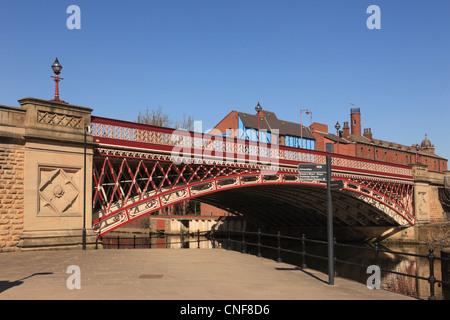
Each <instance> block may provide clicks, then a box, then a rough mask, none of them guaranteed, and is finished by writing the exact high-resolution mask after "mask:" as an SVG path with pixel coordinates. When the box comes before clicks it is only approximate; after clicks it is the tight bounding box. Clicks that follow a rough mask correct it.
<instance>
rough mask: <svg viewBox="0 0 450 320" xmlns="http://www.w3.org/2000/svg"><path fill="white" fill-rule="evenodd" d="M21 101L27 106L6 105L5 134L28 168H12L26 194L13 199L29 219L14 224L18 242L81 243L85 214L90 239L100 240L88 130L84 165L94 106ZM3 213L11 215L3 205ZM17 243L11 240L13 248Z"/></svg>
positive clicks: (1, 123)
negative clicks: (95, 223)
mask: <svg viewBox="0 0 450 320" xmlns="http://www.w3.org/2000/svg"><path fill="white" fill-rule="evenodd" d="M19 103H20V105H21V108H14V107H5V106H0V137H1V138H2V140H3V141H5V142H6V144H7V145H8V149H9V150H10V153H11V152H13V153H14V154H18V155H20V154H23V159H22V160H20V161H16V162H14V163H16V164H17V165H18V164H19V163H20V166H21V169H22V170H19V169H17V170H8V172H9V173H10V174H13V175H14V177H13V178H12V180H15V181H18V182H17V183H18V184H20V183H21V182H22V183H23V184H22V187H21V188H19V189H18V190H17V194H21V195H23V196H22V198H20V197H19V198H17V197H16V198H14V197H13V198H12V199H10V200H12V205H13V206H15V207H16V210H15V213H17V214H18V215H19V216H20V218H21V219H22V221H23V224H22V225H21V230H18V227H17V224H16V227H15V229H14V232H15V235H14V236H15V237H17V233H18V232H19V233H20V236H19V240H18V241H17V242H16V243H15V244H14V246H15V247H16V249H22V250H28V249H40V248H68V247H79V248H81V244H82V231H83V218H84V217H85V221H86V230H87V245H88V246H89V245H91V244H93V243H95V234H94V233H93V232H92V231H91V230H92V205H91V203H92V158H93V157H92V150H93V148H92V137H90V136H87V144H86V146H87V147H86V155H87V157H86V168H84V152H85V148H84V146H85V144H84V134H85V133H84V132H85V130H84V129H85V126H89V125H90V115H91V112H92V109H89V108H85V107H79V106H74V105H69V104H63V103H56V102H51V101H46V100H40V99H34V98H25V99H21V100H19ZM20 166H19V167H20ZM85 169H86V170H85ZM85 172H86V177H87V178H86V181H87V183H86V188H85V186H84V173H85ZM2 173H3V174H4V171H0V180H1V178H2V177H1V174H2ZM4 177H5V175H3V178H4ZM85 194H86V205H85V206H83V200H84V195H85ZM17 207H20V208H17ZM84 207H85V208H86V209H85V210H84ZM0 215H1V218H2V219H3V220H5V219H7V217H8V213H6V212H3V211H2V212H0ZM9 216H10V217H11V215H9ZM1 228H2V225H0V230H1V231H2V234H5V233H10V237H12V236H13V234H12V230H11V229H10V230H2V229H1ZM20 231H21V232H20ZM12 249H13V247H12V246H11V247H9V248H8V251H11V250H12ZM0 250H1V249H0Z"/></svg>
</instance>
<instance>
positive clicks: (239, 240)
mask: <svg viewBox="0 0 450 320" xmlns="http://www.w3.org/2000/svg"><path fill="white" fill-rule="evenodd" d="M224 234H226V237H218V235H219V233H215V232H214V231H213V232H212V234H211V237H212V239H213V241H217V240H220V241H221V242H222V248H223V247H226V249H227V250H231V244H232V243H235V244H240V245H241V250H242V252H243V253H247V247H248V246H254V247H256V249H257V253H256V255H257V256H258V257H261V249H262V248H265V249H271V250H275V251H276V253H277V255H276V261H277V262H281V261H282V259H281V252H288V253H293V254H298V255H300V256H301V257H302V261H301V263H300V267H301V268H302V269H304V268H306V262H305V261H306V260H305V258H306V257H313V258H318V259H322V260H326V261H328V257H327V256H321V255H317V254H312V253H310V252H307V251H306V244H307V243H315V244H323V245H327V244H328V241H322V240H313V239H308V238H306V237H305V235H304V234H303V235H302V237H293V236H287V235H284V236H282V235H281V233H280V232H277V234H271V233H263V232H261V230H258V231H257V232H251V231H246V230H245V229H243V230H242V231H230V230H227V231H226V232H221V233H220V235H222V236H223V235H224ZM249 237H252V238H253V239H256V242H249V241H248V238H249ZM262 237H266V238H272V239H276V244H277V245H276V246H273V245H267V244H262V242H261V238H262ZM282 239H285V240H295V241H298V242H299V246H298V247H299V249H298V250H293V249H287V248H282V247H281V243H282V241H281V240H282ZM333 246H334V248H336V247H338V246H340V247H344V248H345V247H346V248H357V249H362V250H369V251H373V264H371V265H376V266H379V264H380V259H379V255H380V253H389V254H393V255H395V256H412V257H416V258H423V259H427V260H428V265H429V267H428V269H429V272H428V273H429V276H428V277H423V276H418V275H412V274H408V273H403V272H398V271H394V270H387V269H382V268H380V271H382V272H387V273H392V274H396V275H401V276H406V277H412V278H416V279H419V280H424V281H427V282H428V283H429V287H430V296H429V297H428V298H429V299H430V300H435V299H436V296H435V285H436V284H440V285H442V284H446V285H450V281H444V280H442V279H440V280H439V279H437V278H436V277H435V271H434V262H435V261H438V260H440V261H441V262H442V261H449V262H450V258H443V257H438V256H435V255H434V250H433V249H429V250H428V254H427V255H421V254H414V253H406V252H399V251H392V250H387V249H382V248H380V246H379V244H378V243H375V244H374V246H373V247H365V246H358V245H354V244H347V243H337V242H336V239H334V241H333ZM334 252H336V250H334ZM333 259H334V265H335V268H334V270H336V263H338V262H339V263H344V264H349V265H355V266H360V267H365V268H367V267H369V265H366V264H361V263H357V262H353V261H346V260H340V259H338V258H337V257H336V254H335V256H334V258H333Z"/></svg>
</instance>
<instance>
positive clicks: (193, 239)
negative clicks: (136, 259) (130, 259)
mask: <svg viewBox="0 0 450 320" xmlns="http://www.w3.org/2000/svg"><path fill="white" fill-rule="evenodd" d="M208 234H210V232H205V231H204V232H200V230H197V232H190V233H189V232H188V233H181V234H164V235H161V234H158V233H151V232H150V233H148V236H143V235H138V236H136V235H133V236H132V237H130V236H127V235H120V234H118V235H117V236H108V237H101V238H100V242H101V243H102V246H103V248H105V249H151V248H159V247H160V245H161V244H160V243H158V241H159V240H164V241H163V244H164V247H165V248H168V247H169V246H171V245H174V244H180V245H181V248H184V247H185V246H186V245H188V244H189V243H197V248H200V242H204V241H210V240H209V239H208V238H207V236H208ZM174 237H178V238H180V240H179V241H169V239H171V238H174ZM188 247H189V246H188Z"/></svg>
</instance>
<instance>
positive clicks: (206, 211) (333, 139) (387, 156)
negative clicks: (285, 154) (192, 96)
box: [201, 103, 447, 215]
mask: <svg viewBox="0 0 450 320" xmlns="http://www.w3.org/2000/svg"><path fill="white" fill-rule="evenodd" d="M255 111H256V114H249V113H244V112H239V111H231V112H230V113H229V114H228V115H227V116H225V118H223V119H222V121H220V122H219V123H218V124H217V125H216V127H215V128H214V129H215V133H214V134H217V133H219V134H222V135H225V136H231V137H235V138H239V139H246V140H253V141H258V140H259V141H261V142H264V143H272V144H274V143H276V144H279V145H284V146H290V147H297V148H299V147H301V146H302V147H303V148H304V149H310V150H317V151H324V152H332V153H338V154H343V155H348V156H353V157H360V158H364V159H372V160H376V161H382V162H389V163H395V164H402V165H409V164H412V163H418V162H419V163H422V164H425V165H427V166H428V170H429V171H439V172H442V171H445V170H447V159H444V158H443V157H440V156H438V155H437V154H435V147H434V145H433V144H432V143H431V141H430V140H429V139H428V138H427V136H426V135H425V138H424V139H423V141H422V143H421V144H420V145H417V144H412V145H411V146H407V145H402V144H398V143H394V142H389V141H384V140H380V139H375V138H374V137H373V136H372V129H371V128H365V129H364V131H362V130H361V129H362V125H361V112H360V109H359V108H352V109H351V110H350V122H347V121H345V122H344V124H343V127H342V129H341V128H340V126H339V127H338V129H335V128H332V130H333V131H334V132H333V133H330V132H329V128H328V125H326V124H321V123H313V124H311V125H310V126H309V127H306V126H304V125H300V124H298V123H294V122H291V121H285V120H280V119H278V118H277V116H276V115H275V113H274V112H271V111H267V110H263V109H262V108H261V106H260V104H259V103H258V105H257V106H256V108H255ZM275 129H277V130H275ZM274 132H276V134H274ZM221 212H222V214H223V215H228V214H229V213H226V212H225V211H222V210H220V209H217V208H215V207H213V206H210V205H206V204H202V206H201V214H202V215H211V214H212V213H214V215H218V214H220V213H221Z"/></svg>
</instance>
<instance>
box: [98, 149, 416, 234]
mask: <svg viewBox="0 0 450 320" xmlns="http://www.w3.org/2000/svg"><path fill="white" fill-rule="evenodd" d="M120 155H122V156H119V155H118V154H116V153H103V154H102V155H101V156H97V157H96V158H95V161H94V187H95V188H94V193H93V208H94V209H93V229H94V231H96V232H97V234H98V235H99V236H102V235H105V234H107V233H109V232H111V231H113V230H114V229H116V228H118V227H121V226H124V225H126V224H127V223H129V222H131V221H133V220H136V219H138V218H141V217H143V216H145V215H148V214H151V213H153V212H155V211H158V210H161V209H163V208H165V207H167V206H170V205H173V204H175V203H178V202H182V201H186V200H190V199H198V200H199V201H201V202H205V203H209V204H212V205H215V206H217V207H221V208H223V209H226V210H228V211H230V212H232V213H244V214H245V215H246V217H248V218H249V219H252V220H254V221H255V223H258V224H264V223H266V224H271V225H276V223H284V224H286V225H290V226H296V225H312V226H314V225H325V219H326V185H325V184H324V183H319V182H317V183H316V182H315V183H311V182H304V181H300V180H299V178H298V174H297V171H296V169H295V168H287V167H280V168H279V170H277V171H276V172H274V173H273V174H264V173H262V172H263V171H262V170H261V169H262V166H260V165H257V164H234V165H224V164H223V163H215V162H210V163H208V162H201V163H180V164H176V163H174V162H173V161H171V159H170V157H168V156H163V155H155V156H154V157H146V158H145V159H143V158H142V157H141V158H133V157H130V154H127V156H126V157H123V154H122V153H121V154H120ZM333 179H334V180H342V181H343V182H344V184H343V188H342V189H341V190H339V191H334V192H333V193H334V195H333V199H334V204H333V208H334V215H335V221H334V222H335V224H337V225H339V226H406V225H413V224H414V215H413V213H412V212H413V210H412V189H413V185H412V183H409V184H408V183H400V182H399V181H396V180H390V179H387V178H379V177H367V176H363V175H360V176H359V175H357V174H351V175H350V174H346V173H342V172H333ZM248 203H251V204H252V205H249V204H248Z"/></svg>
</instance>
